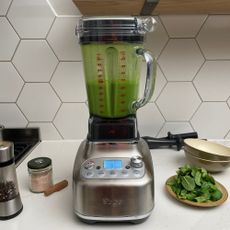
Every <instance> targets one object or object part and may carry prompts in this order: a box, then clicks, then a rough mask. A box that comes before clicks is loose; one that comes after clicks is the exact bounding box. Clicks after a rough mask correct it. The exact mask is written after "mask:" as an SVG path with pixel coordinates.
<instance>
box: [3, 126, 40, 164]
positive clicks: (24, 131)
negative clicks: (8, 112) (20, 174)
mask: <svg viewBox="0 0 230 230" xmlns="http://www.w3.org/2000/svg"><path fill="white" fill-rule="evenodd" d="M0 141H9V142H13V143H14V157H15V163H16V166H18V165H19V164H20V163H21V162H22V161H23V160H24V159H25V158H26V157H27V156H28V155H29V154H30V153H31V151H32V150H33V149H34V148H35V147H36V146H37V145H38V144H39V142H40V132H39V128H2V129H1V128H0Z"/></svg>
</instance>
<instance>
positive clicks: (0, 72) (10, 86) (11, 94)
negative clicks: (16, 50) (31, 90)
mask: <svg viewBox="0 0 230 230" xmlns="http://www.w3.org/2000/svg"><path fill="white" fill-rule="evenodd" d="M0 76H1V84H0V102H16V99H17V97H18V95H19V93H20V91H21V89H22V86H23V84H24V82H23V80H22V78H21V77H20V75H19V74H18V73H17V71H16V69H15V68H14V66H13V65H12V64H11V62H0Z"/></svg>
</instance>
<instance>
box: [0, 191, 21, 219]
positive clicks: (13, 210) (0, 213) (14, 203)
mask: <svg viewBox="0 0 230 230" xmlns="http://www.w3.org/2000/svg"><path fill="white" fill-rule="evenodd" d="M22 207H23V206H22V202H21V198H20V195H19V194H18V196H17V197H15V198H14V199H12V200H9V201H6V202H0V219H1V218H8V217H10V216H13V215H15V214H17V213H18V214H19V212H20V211H21V210H22Z"/></svg>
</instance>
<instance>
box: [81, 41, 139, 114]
mask: <svg viewBox="0 0 230 230" xmlns="http://www.w3.org/2000/svg"><path fill="white" fill-rule="evenodd" d="M139 47H141V46H140V45H139V44H133V43H124V42H123V43H118V44H116V43H115V44H112V45H111V44H87V45H82V54H83V58H84V71H85V81H86V89H87V96H88V104H89V111H90V114H91V115H97V116H100V117H106V118H120V117H125V116H128V115H130V114H133V113H135V111H133V110H132V103H133V102H134V101H136V100H137V97H138V89H139V76H140V65H141V57H139V56H138V55H137V54H136V49H137V48H139Z"/></svg>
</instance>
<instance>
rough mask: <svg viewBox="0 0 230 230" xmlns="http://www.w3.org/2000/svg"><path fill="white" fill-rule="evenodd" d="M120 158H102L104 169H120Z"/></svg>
mask: <svg viewBox="0 0 230 230" xmlns="http://www.w3.org/2000/svg"><path fill="white" fill-rule="evenodd" d="M121 168H122V161H121V160H104V169H121Z"/></svg>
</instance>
